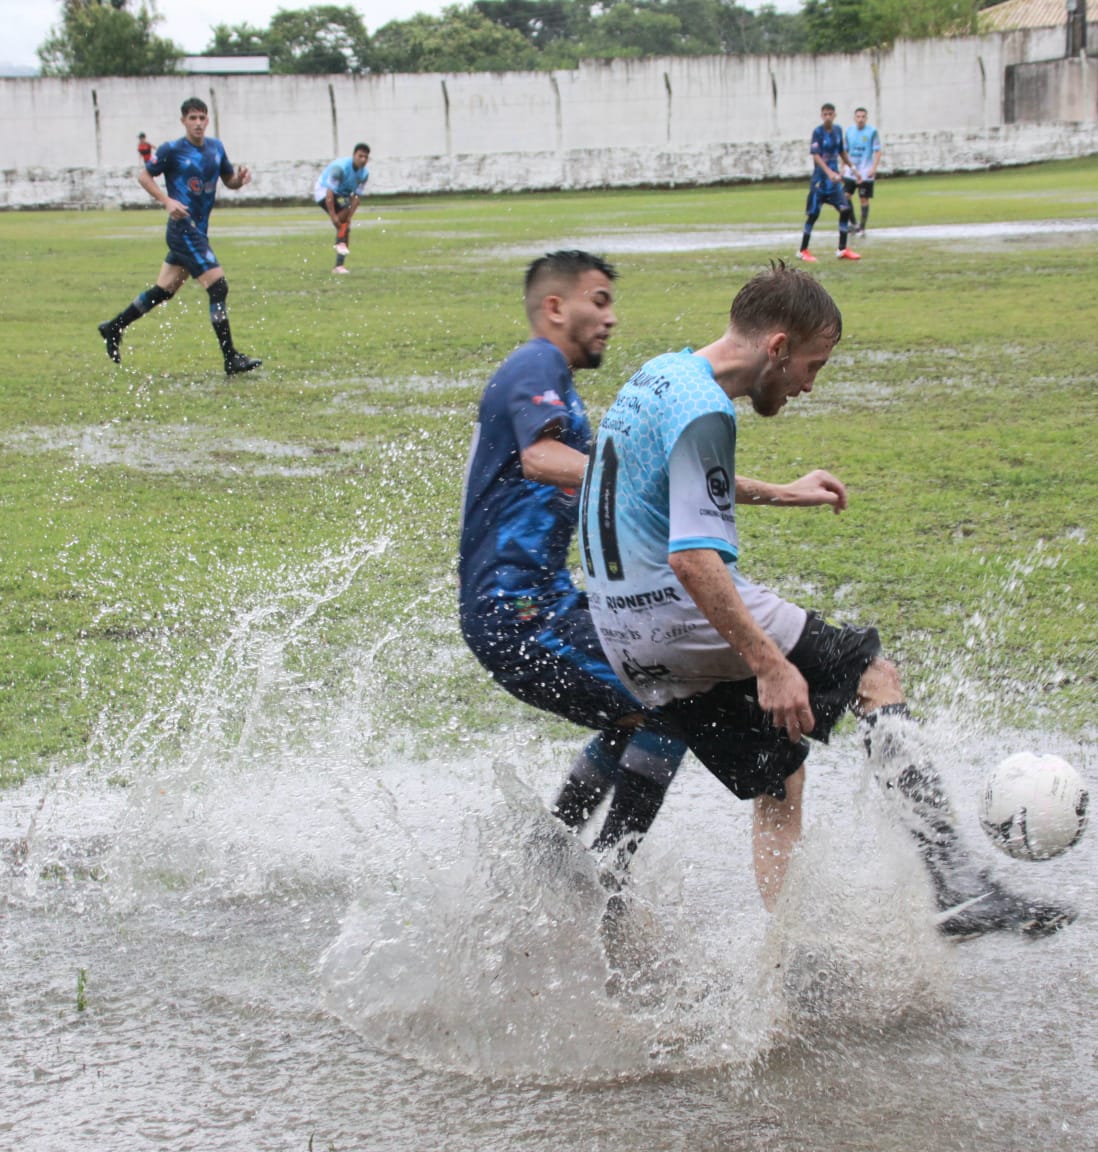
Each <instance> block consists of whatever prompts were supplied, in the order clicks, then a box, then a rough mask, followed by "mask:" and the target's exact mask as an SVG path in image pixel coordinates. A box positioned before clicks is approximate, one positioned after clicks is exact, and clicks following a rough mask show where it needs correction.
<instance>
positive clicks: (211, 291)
mask: <svg viewBox="0 0 1098 1152" xmlns="http://www.w3.org/2000/svg"><path fill="white" fill-rule="evenodd" d="M180 111H181V112H182V122H183V131H184V135H183V136H181V137H180V138H179V139H178V140H172V141H171V142H170V143H168V144H164V145H162V146H161V147H160V148H158V149H157V150H156V152H155V153H154V154H153V155H152V157H151V158H150V159H148V160H146V162H145V167H144V169H143V170H142V171H141V172H140V173H139V174H138V177H137V182H138V183H139V184H140V185H141V187H142V188H144V189H145V191H146V192H148V194H149V195H150V196H151V197H152V198H153V199H154V200H155V201H156V202H157V203H158V204H160V205H162V206H163V208H164V209H165V211H166V212H167V213H168V228H167V234H166V236H167V241H168V254H167V256H165V257H164V263H163V265H162V266H161V268H160V275H159V276H158V277H157V279H156V283H155V284H154V285H153V286H152V287H151V288H146V289H145V291H144V292H142V293H141V294H140V295H139V296H138V297H137V298H136V299H135V300H134V301H133V302H132V303H131V304H129V305H128V306H127V307H126V308H124V309H123V310H122V311H121V312H119V313H118V315H117V316H115V317H114V319H113V320H105V321H104V322H103V323H102V324H100V325H99V335H100V336H102V337H103V340H104V342H105V343H106V346H107V355H108V356H109V357H110V358H111V359H112V360H113V361H114V362H115V363H116V364H120V363H121V362H122V353H121V345H122V332H123V330H124V329H126V328H128V327H129V325H131V324H132V323H133V322H134V321H135V320H139V319H140V318H141V317H142V316H144V315H145V314H146V313H147V312H150V311H151V310H152V309H153V308H155V307H156V306H157V305H158V304H163V303H164V301H165V300H170V299H171V298H172V297H173V296H174V295H175V293H176V292H177V291H178V290H179V288H180V287H181V286H182V285H183V283H184V282H185V281H186V280H187V278H188V277H190V276H193V277H194V278H195V279H196V280H197V281H198V282H199V284H201V285H202V287H203V288H205V289H206V293H207V295H208V296H209V298H210V323H211V324H212V325H213V330H214V332H215V333H216V335H217V342H218V344H219V346H220V348H221V353H222V355H223V356H224V358H225V371H226V372H227V373H228V374H229V375H230V376H233V375H236V374H237V373H239V372H250V371H251V370H252V369H253V368H258V367H259V365H260V364H262V363H263V361H262V360H253V359H252V358H251V357H250V356H245V355H244V354H243V353H242V352H238V351H237V350H236V348H235V347H234V346H233V338H232V333H231V332H230V330H229V316H228V313H227V311H226V308H225V298H226V297H227V296H228V295H229V285H228V283H227V282H226V280H225V273H224V272H223V271H222V269H221V265H220V264H219V263H218V261H217V257H216V256H215V255H214V253H213V249H212V248H211V247H210V242H209V240H207V239H206V230H207V228H208V227H209V220H210V212H211V211H212V210H213V206H214V197H215V196H216V194H217V181H218V179H219V178H220V180H221V183H222V184H224V185H225V187H226V188H232V189H234V190H235V189H237V188H243V187H244V185H245V184H247V183H248V182H249V181H250V180H251V178H252V174H251V172H249V171H248V169H247V168H245V167H244V166H243V165H241V167H239V168H234V167H233V166H232V164H231V163H230V162H229V157H228V156H227V155H226V154H225V149H224V147H223V146H222V143H221V141H220V140H215V139H214V138H213V137H212V136H207V135H206V125H207V124H208V122H209V113H208V110H207V108H206V105H205V104H204V103H203V102H202V101H201V100H199V99H198V98H197V97H192V98H191V99H189V100H185V101H184V102H183V105H182V107H181V109H180ZM161 175H162V176H163V177H164V184H165V186H166V191H165V190H162V189H161V188H160V185H159V184H157V182H156V177H157V176H161Z"/></svg>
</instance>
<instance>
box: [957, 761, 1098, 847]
mask: <svg viewBox="0 0 1098 1152" xmlns="http://www.w3.org/2000/svg"><path fill="white" fill-rule="evenodd" d="M1089 799H1090V797H1089V794H1088V792H1087V786H1086V784H1084V783H1083V778H1082V776H1080V775H1079V773H1078V772H1076V771H1075V769H1074V768H1073V767H1072V766H1071V765H1070V764H1069V763H1068V762H1067V761H1066V760H1063V759H1061V758H1060V757H1059V756H1052V755H1043V756H1039V755H1037V754H1036V753H1034V752H1016V753H1015V754H1014V755H1013V756H1008V757H1007V758H1006V759H1005V760H1004V761H1002V763H1001V764H998V765H997V766H996V767H995V768H993V769H992V770H991V771H990V772H989V773H988V775H987V779H986V780H985V781H984V794H983V798H982V799H981V801H980V826H981V827H982V828H983V830H984V831H985V832H986V833H987V834H988V836H989V837H990V838H991V842H992V843H993V844H994V845H995V846H996V847H997V848H1000V849H1002V851H1004V852H1005V853H1006V854H1007V855H1008V856H1013V857H1014V858H1015V859H1016V860H1050V859H1051V858H1052V857H1053V856H1059V855H1060V853H1061V852H1066V851H1067V850H1068V849H1069V848H1070V847H1071V846H1072V845H1073V844H1077V843H1078V841H1079V838H1080V836H1082V835H1083V829H1084V828H1086V826H1087V802H1088V801H1089Z"/></svg>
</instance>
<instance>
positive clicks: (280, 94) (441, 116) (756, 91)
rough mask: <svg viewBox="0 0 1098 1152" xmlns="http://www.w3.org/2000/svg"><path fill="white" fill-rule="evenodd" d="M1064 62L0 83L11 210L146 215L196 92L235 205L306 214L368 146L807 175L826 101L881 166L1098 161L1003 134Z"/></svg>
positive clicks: (499, 169)
mask: <svg viewBox="0 0 1098 1152" xmlns="http://www.w3.org/2000/svg"><path fill="white" fill-rule="evenodd" d="M1063 47H1064V33H1063V29H1059V28H1055V29H1038V30H1030V31H1021V32H1011V33H1001V34H994V35H988V36H980V37H968V38H963V39H954V40H930V41H912V42H901V43H899V44H897V45H896V46H895V47H894V48H893V49H891V50H889V51H887V52H863V53H858V54H853V55H834V56H824V57H810V56H771V57H767V56H749V57H737V56H711V57H703V58H683V57H673V58H665V59H659V60H643V61H638V60H615V61H591V62H587V63H585V64H583V65H582V66H581V67H580V68H578V69H576V70H575V71H566V72H551V73H550V72H524V73H507V74H501V75H496V74H485V73H480V74H472V75H467V74H460V75H437V74H426V75H414V76H409V75H401V76H365V77H347V76H190V77H158V78H155V79H124V78H111V77H106V78H103V79H99V80H57V79H8V80H0V164H2V165H3V169H2V171H0V207H4V208H19V207H35V206H38V207H45V206H66V207H84V206H86V207H105V206H112V205H113V206H123V205H125V206H129V205H141V204H145V203H147V202H148V198H147V197H146V195H145V193H144V192H143V191H142V190H141V189H140V188H139V187H138V186H137V184H136V181H135V179H134V171H135V166H136V163H137V154H136V138H137V133H138V132H145V133H146V134H147V135H148V137H149V139H150V140H151V141H153V142H154V143H157V144H159V143H161V142H163V141H164V140H168V139H173V138H175V137H177V136H178V135H180V133H181V128H180V125H179V114H178V108H179V104H180V103H181V102H182V100H183V99H184V98H186V97H187V96H191V95H197V96H201V97H202V98H203V99H204V100H206V102H207V103H208V104H209V105H210V111H211V116H212V120H213V134H214V135H215V136H218V137H220V138H221V139H222V140H223V141H224V142H225V145H226V147H227V149H228V152H229V156H230V158H231V159H232V160H233V161H234V162H235V163H246V164H248V165H249V166H250V167H251V168H252V169H253V173H254V180H253V183H252V184H251V185H250V186H249V187H248V188H246V189H244V191H243V192H242V193H240V196H241V198H243V199H252V200H303V199H305V198H306V197H308V196H309V195H310V194H311V191H312V186H313V181H314V180H315V177H316V173H317V171H318V169H319V168H320V167H321V166H322V165H323V164H325V163H327V162H328V161H329V160H331V159H332V158H333V157H334V156H336V155H345V154H347V153H349V152H350V150H351V148H352V146H353V145H354V144H355V142H356V141H358V140H366V141H367V142H368V143H370V145H371V146H372V148H373V157H372V162H371V182H370V187H371V190H372V191H374V192H390V193H396V192H401V193H404V192H443V191H503V190H518V189H530V188H535V189H536V188H585V187H603V186H628V185H637V184H660V185H666V184H683V183H703V184H704V183H718V182H726V181H736V180H760V179H773V178H781V177H794V178H795V177H799V176H807V174H808V172H809V162H808V139H809V135H810V133H811V130H812V128H813V126H814V125H815V124H817V123H818V121H819V107H820V104H821V103H822V102H823V101H824V100H831V101H832V102H834V103H835V104H836V106H837V107H838V109H839V119H840V122H841V123H847V122H849V120H850V118H851V113H852V111H853V109H854V107H855V106H857V105H859V104H865V105H866V106H867V107H868V108H869V109H870V116H871V120H872V121H873V122H874V123H875V124H876V125H877V126H878V128H880V130H881V133H882V136H883V139H884V144H885V149H884V161H883V164H882V170H883V171H890V170H891V171H940V170H956V169H964V168H976V167H982V166H985V165H987V164H1018V163H1027V162H1030V161H1035V160H1043V159H1054V158H1064V157H1071V156H1080V155H1087V154H1091V153H1095V152H1098V122H1096V118H1095V116H1094V115H1093V114H1091V115H1090V116H1089V118H1088V119H1085V120H1081V121H1071V122H1068V121H1063V120H1060V119H1058V118H1057V117H1058V116H1059V115H1060V114H1061V113H1060V112H1058V111H1057V109H1052V110H1051V111H1050V113H1049V120H1048V122H1045V123H1037V124H1032V123H1031V124H1024V125H1023V124H1005V123H1004V122H1003V108H1004V78H1005V72H1006V68H1007V66H1008V65H1011V64H1022V63H1027V62H1033V61H1042V60H1054V59H1057V58H1058V57H1060V56H1062V54H1063ZM1084 63H1085V62H1084ZM1061 103H1063V100H1062V99H1061ZM1067 106H1070V107H1071V108H1076V107H1086V108H1092V106H1093V101H1089V102H1088V101H1085V100H1084V101H1078V100H1076V101H1075V102H1074V103H1071V102H1070V101H1069V102H1068V105H1067Z"/></svg>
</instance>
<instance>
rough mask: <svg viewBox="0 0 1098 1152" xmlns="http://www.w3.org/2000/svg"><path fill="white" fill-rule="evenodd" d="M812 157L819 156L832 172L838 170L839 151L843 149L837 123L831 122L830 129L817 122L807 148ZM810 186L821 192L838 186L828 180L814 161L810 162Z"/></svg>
mask: <svg viewBox="0 0 1098 1152" xmlns="http://www.w3.org/2000/svg"><path fill="white" fill-rule="evenodd" d="M809 151H810V153H811V154H812V156H813V157H815V156H819V157H820V159H821V160H823V162H824V163H825V164H826V165H827V166H828V168H830V169H831V171H832V172H838V171H839V153H840V152H842V151H843V130H842V128H840V127H839V125H838V124H832V125H831V128H830V130H828V129H827V128H825V127H824V126H823V125H822V124H817V125H816V128H815V130H814V131H813V133H812V145H811V147H810V148H809ZM812 187H813V188H819V189H820V190H821V191H822V192H830V191H832V190H833V189H835V188H838V187H840V185H839V184H838V183H836V182H835V181H834V180H829V179H828V178H827V176H826V175H825V174H824V172H823V170H822V169H821V168H820V167H819V165H817V164H816V163H815V162H813V164H812Z"/></svg>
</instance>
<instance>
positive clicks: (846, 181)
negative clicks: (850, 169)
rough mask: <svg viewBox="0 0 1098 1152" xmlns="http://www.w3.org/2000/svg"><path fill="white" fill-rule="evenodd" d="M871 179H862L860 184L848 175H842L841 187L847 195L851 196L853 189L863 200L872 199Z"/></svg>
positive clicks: (872, 182)
mask: <svg viewBox="0 0 1098 1152" xmlns="http://www.w3.org/2000/svg"><path fill="white" fill-rule="evenodd" d="M873 184H874V181H873V180H863V181H862V182H861V183H860V184H859V183H858V181H857V180H851V179H850V177H849V176H844V177H843V189H844V190H845V192H846V194H847V196H853V195H854V192H855V190H857V193H858V195H859V196H861V197H862V199H864V200H872V199H873Z"/></svg>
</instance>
